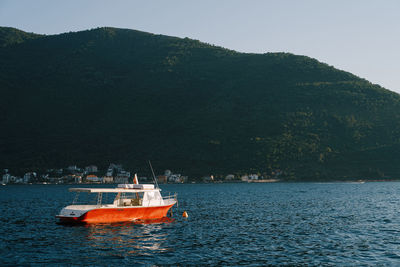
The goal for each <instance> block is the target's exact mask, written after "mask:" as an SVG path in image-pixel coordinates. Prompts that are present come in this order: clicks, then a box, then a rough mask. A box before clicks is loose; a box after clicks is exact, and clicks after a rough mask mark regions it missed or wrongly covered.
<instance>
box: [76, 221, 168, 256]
mask: <svg viewBox="0 0 400 267" xmlns="http://www.w3.org/2000/svg"><path fill="white" fill-rule="evenodd" d="M174 221H175V219H173V218H169V217H164V218H161V219H153V220H140V221H134V222H123V223H112V224H87V225H84V226H83V227H84V228H85V229H87V231H88V232H87V241H88V243H87V245H89V246H91V247H94V248H96V249H99V250H101V251H108V252H107V254H108V255H109V256H112V257H126V256H128V255H132V254H135V256H141V255H142V256H148V255H154V253H165V252H169V251H172V248H171V247H168V245H167V243H168V242H167V238H168V231H164V229H165V227H168V224H170V223H172V222H174Z"/></svg>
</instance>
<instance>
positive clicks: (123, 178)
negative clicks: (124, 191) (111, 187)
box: [114, 170, 131, 184]
mask: <svg viewBox="0 0 400 267" xmlns="http://www.w3.org/2000/svg"><path fill="white" fill-rule="evenodd" d="M129 178H131V173H130V172H127V171H123V170H121V171H120V172H119V173H118V174H117V176H115V178H114V180H115V183H118V184H127V183H129Z"/></svg>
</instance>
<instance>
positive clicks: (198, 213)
mask: <svg viewBox="0 0 400 267" xmlns="http://www.w3.org/2000/svg"><path fill="white" fill-rule="evenodd" d="M70 187H74V186H73V185H7V186H1V187H0V214H1V216H0V220H1V222H0V265H1V266H71V265H72V266H76V265H89V266H165V265H174V266H176V265H221V266H232V265H234V266H236V265H246V266H247V265H249V266H265V265H297V266H299V265H311V266H314V265H322V266H331V265H334V266H337V265H339V266H370V265H373V266H376V265H379V266H399V265H400V212H399V207H400V182H367V183H363V184H361V183H257V184H256V183H249V184H247V183H232V184H226V183H224V184H176V185H161V186H160V187H161V188H162V190H163V191H162V193H163V195H166V194H168V192H176V193H178V199H179V206H178V207H174V209H173V215H172V217H171V218H170V219H166V220H163V221H161V222H156V223H149V224H141V223H134V222H130V223H115V224H97V225H86V226H85V225H78V226H70V225H59V224H57V223H56V219H55V215H57V214H58V212H59V211H60V210H61V208H62V207H64V206H66V205H68V204H70V203H71V202H72V200H73V197H74V193H71V192H68V188H70ZM75 187H76V186H75ZM184 211H186V212H187V213H188V215H189V217H188V218H183V217H182V213H183V212H184Z"/></svg>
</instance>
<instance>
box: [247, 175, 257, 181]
mask: <svg viewBox="0 0 400 267" xmlns="http://www.w3.org/2000/svg"><path fill="white" fill-rule="evenodd" d="M249 180H258V175H257V174H250V175H249Z"/></svg>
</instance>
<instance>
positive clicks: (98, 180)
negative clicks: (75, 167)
mask: <svg viewBox="0 0 400 267" xmlns="http://www.w3.org/2000/svg"><path fill="white" fill-rule="evenodd" d="M86 181H87V182H90V183H101V181H102V179H101V178H99V177H97V175H94V174H89V175H88V176H86Z"/></svg>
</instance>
